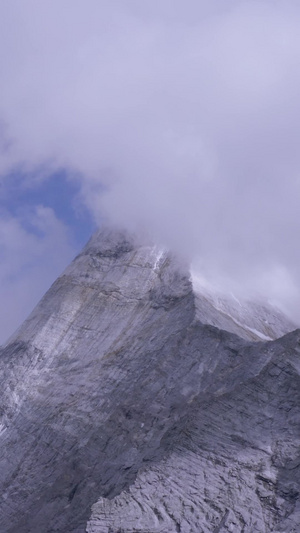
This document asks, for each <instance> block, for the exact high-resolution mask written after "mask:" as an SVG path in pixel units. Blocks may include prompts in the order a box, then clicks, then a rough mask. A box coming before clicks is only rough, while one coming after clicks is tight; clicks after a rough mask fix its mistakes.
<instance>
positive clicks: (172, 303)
mask: <svg viewBox="0 0 300 533" xmlns="http://www.w3.org/2000/svg"><path fill="white" fill-rule="evenodd" d="M208 300H209V298H208V296H207V294H206V295H201V294H199V292H198V293H197V295H195V292H194V290H193V285H192V283H191V279H190V275H189V272H188V270H187V269H186V268H185V267H184V266H183V265H181V264H180V263H179V261H178V260H176V259H175V258H174V257H172V255H170V254H168V253H166V252H162V251H160V250H159V249H157V248H155V247H153V246H145V245H140V244H138V243H136V242H135V241H134V239H133V238H131V237H129V236H128V235H126V234H124V233H122V232H114V231H109V230H103V231H101V232H98V233H97V234H95V235H94V236H93V238H92V239H91V241H90V242H89V243H88V244H87V246H86V247H85V249H84V250H83V252H82V253H81V254H80V255H79V256H78V257H77V258H76V259H75V260H74V261H73V263H72V264H71V265H70V266H69V267H68V268H67V270H66V271H65V272H64V273H63V275H62V276H61V277H60V278H59V279H58V280H57V281H56V282H55V283H54V285H53V286H52V287H51V288H50V290H49V291H48V293H47V294H46V295H45V297H44V298H43V299H42V301H41V302H40V304H39V305H38V306H37V308H36V309H35V310H34V311H33V313H32V314H31V316H30V317H29V318H28V320H27V321H26V322H25V323H24V324H23V326H22V327H21V328H20V329H19V330H18V331H17V333H16V334H15V335H14V336H13V337H12V338H11V339H10V341H9V343H8V344H7V345H6V346H5V347H4V348H2V350H1V352H0V376H1V378H0V379H1V389H2V394H1V426H0V431H1V433H0V450H1V451H0V487H1V495H2V498H1V503H0V516H1V532H2V531H3V532H4V533H50V532H62V533H68V532H72V533H73V532H74V533H75V532H76V533H83V532H85V531H87V532H88V533H117V532H123V533H125V532H127V533H129V532H140V533H146V532H147V533H154V532H160V533H162V532H166V533H167V532H168V533H172V532H181V533H186V532H195V533H196V532H213V533H217V532H219V533H224V532H226V531H232V532H245V533H252V532H255V531H257V532H260V533H261V532H271V531H272V532H273V531H277V532H292V531H294V532H296V531H297V532H298V531H299V523H300V503H299V493H300V483H299V481H300V476H299V473H300V472H299V471H300V431H299V423H300V375H299V373H300V331H299V330H296V331H294V332H292V333H289V334H287V335H285V336H284V337H282V338H280V339H278V340H275V341H269V342H253V335H255V336H256V339H257V338H261V336H262V335H263V336H268V337H271V336H272V337H275V336H276V335H277V336H279V335H281V334H282V333H284V332H287V331H289V330H290V329H292V328H293V326H292V325H291V324H290V323H288V321H285V319H283V318H282V317H281V316H280V314H278V313H277V312H275V311H272V310H270V309H267V310H266V313H267V316H268V318H267V319H266V318H265V315H264V317H263V319H262V320H260V319H255V324H254V326H253V314H254V315H255V313H258V308H257V307H255V306H254V308H253V309H254V313H253V314H252V315H251V313H250V314H249V313H246V315H245V313H244V315H243V320H242V322H240V320H239V316H238V315H237V314H234V315H233V318H234V320H233V322H234V321H235V322H236V321H238V322H240V323H239V324H238V326H239V333H240V336H237V335H235V334H234V333H231V332H228V331H224V329H226V326H228V323H230V320H231V319H232V313H233V312H232V309H231V307H230V310H229V311H228V305H227V304H226V305H227V307H226V309H227V311H226V310H225V311H224V308H223V309H220V305H219V304H218V305H217V304H216V301H215V299H214V298H213V297H211V299H210V301H208ZM208 308H209V309H210V311H209V312H210V314H209V313H208V312H206V310H207V309H208ZM235 313H237V311H235ZM248 316H249V317H250V318H249V320H250V322H249V323H247V320H248V318H247V317H248ZM201 317H202V320H201ZM205 317H206V318H205ZM230 317H231V318H230ZM245 317H246V321H245ZM266 320H267V321H268V323H269V324H270V323H271V324H272V328H271V327H268V334H267V333H266V330H264V329H263V327H265V326H264V325H265V324H266ZM204 322H207V323H204ZM209 322H211V323H213V324H216V322H217V325H218V327H214V326H213V325H210V323H209ZM233 322H232V320H231V324H232V323H233ZM261 326H262V327H261ZM227 329H229V330H230V328H229V327H227ZM231 329H232V328H231ZM253 330H255V331H254V332H253ZM276 332H277V333H276ZM242 337H243V338H242Z"/></svg>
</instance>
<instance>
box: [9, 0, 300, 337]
mask: <svg viewBox="0 0 300 533" xmlns="http://www.w3.org/2000/svg"><path fill="white" fill-rule="evenodd" d="M299 27H300V4H299V2H298V1H295V0H284V1H282V0H280V1H279V0H225V1H224V0H185V1H184V2H183V0H143V1H141V0H101V1H99V0H43V2H40V1H39V0H26V2H24V0H2V1H1V4H0V80H1V84H0V87H1V98H0V257H1V262H0V302H1V305H0V343H1V342H5V340H6V339H7V338H8V336H9V335H10V334H11V333H12V332H13V331H14V329H15V328H16V327H17V326H18V325H19V323H20V322H21V321H22V320H23V319H24V318H25V317H26V316H27V315H28V313H29V312H30V310H31V309H32V307H33V306H34V305H35V304H36V303H37V301H38V300H39V298H40V297H41V296H42V295H43V293H44V292H45V291H46V290H47V288H48V287H49V285H50V284H51V283H52V282H53V281H54V280H55V278H56V277H57V276H58V275H59V273H60V272H61V271H62V270H63V269H64V267H65V266H66V265H67V263H68V262H69V261H70V260H71V259H72V258H73V257H74V256H75V255H76V253H77V252H78V251H79V250H80V248H81V247H82V246H83V244H84V243H85V241H86V240H87V239H88V237H89V235H90V234H91V233H92V231H93V230H94V229H95V227H97V225H101V224H103V223H106V224H107V223H108V224H115V225H119V226H121V227H125V228H127V229H129V230H130V231H139V230H140V229H142V230H143V231H144V232H147V233H148V234H149V235H150V236H151V237H152V238H153V239H154V241H155V242H157V243H159V244H162V245H164V246H167V247H170V248H172V249H174V250H175V251H177V252H178V253H180V254H182V255H184V256H185V257H187V258H188V259H189V260H190V261H192V262H193V264H194V265H196V268H198V269H199V270H201V272H202V273H203V275H204V276H206V277H207V278H209V279H210V280H212V282H215V283H218V284H219V285H221V286H223V287H227V288H228V290H233V289H234V290H240V291H244V292H245V293H247V294H249V295H253V297H256V295H262V296H264V297H266V298H267V299H269V300H270V301H272V302H273V303H275V304H277V305H279V306H281V307H282V308H283V309H285V310H286V311H287V312H288V313H289V314H290V315H291V316H292V317H293V318H294V320H296V321H297V322H298V323H299V322H300V247H299V246H298V239H299V229H300V227H299V226H300V222H299V203H300V150H299V146H298V143H299V139H300V105H299V98H300V96H299V95H300V33H299Z"/></svg>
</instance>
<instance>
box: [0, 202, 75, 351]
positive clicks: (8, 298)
mask: <svg viewBox="0 0 300 533" xmlns="http://www.w3.org/2000/svg"><path fill="white" fill-rule="evenodd" d="M73 255H74V249H73V247H72V245H71V244H70V239H69V235H68V232H67V229H66V227H65V226H64V224H62V223H61V222H60V221H59V220H58V219H57V218H56V217H55V214H54V212H53V210H51V209H49V208H45V207H43V206H38V207H37V208H36V209H32V210H30V211H29V212H24V213H23V215H22V216H18V217H17V216H11V215H10V214H8V213H7V212H4V211H2V212H0V259H1V261H0V301H1V306H0V343H3V342H5V341H6V340H7V339H8V337H9V336H10V335H11V334H12V333H13V331H14V330H15V329H16V328H17V327H18V326H19V325H20V324H21V322H22V321H23V320H24V319H25V318H26V317H27V315H28V313H29V312H30V311H31V310H32V308H33V307H34V305H35V304H36V303H37V302H38V300H39V299H40V297H41V295H42V294H43V293H44V292H45V291H46V290H47V289H48V287H49V285H50V284H51V283H52V282H53V281H54V280H55V278H56V277H57V276H58V275H59V274H60V273H61V270H62V269H63V268H64V266H65V264H66V263H67V262H69V261H70V260H71V259H72V258H73Z"/></svg>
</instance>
